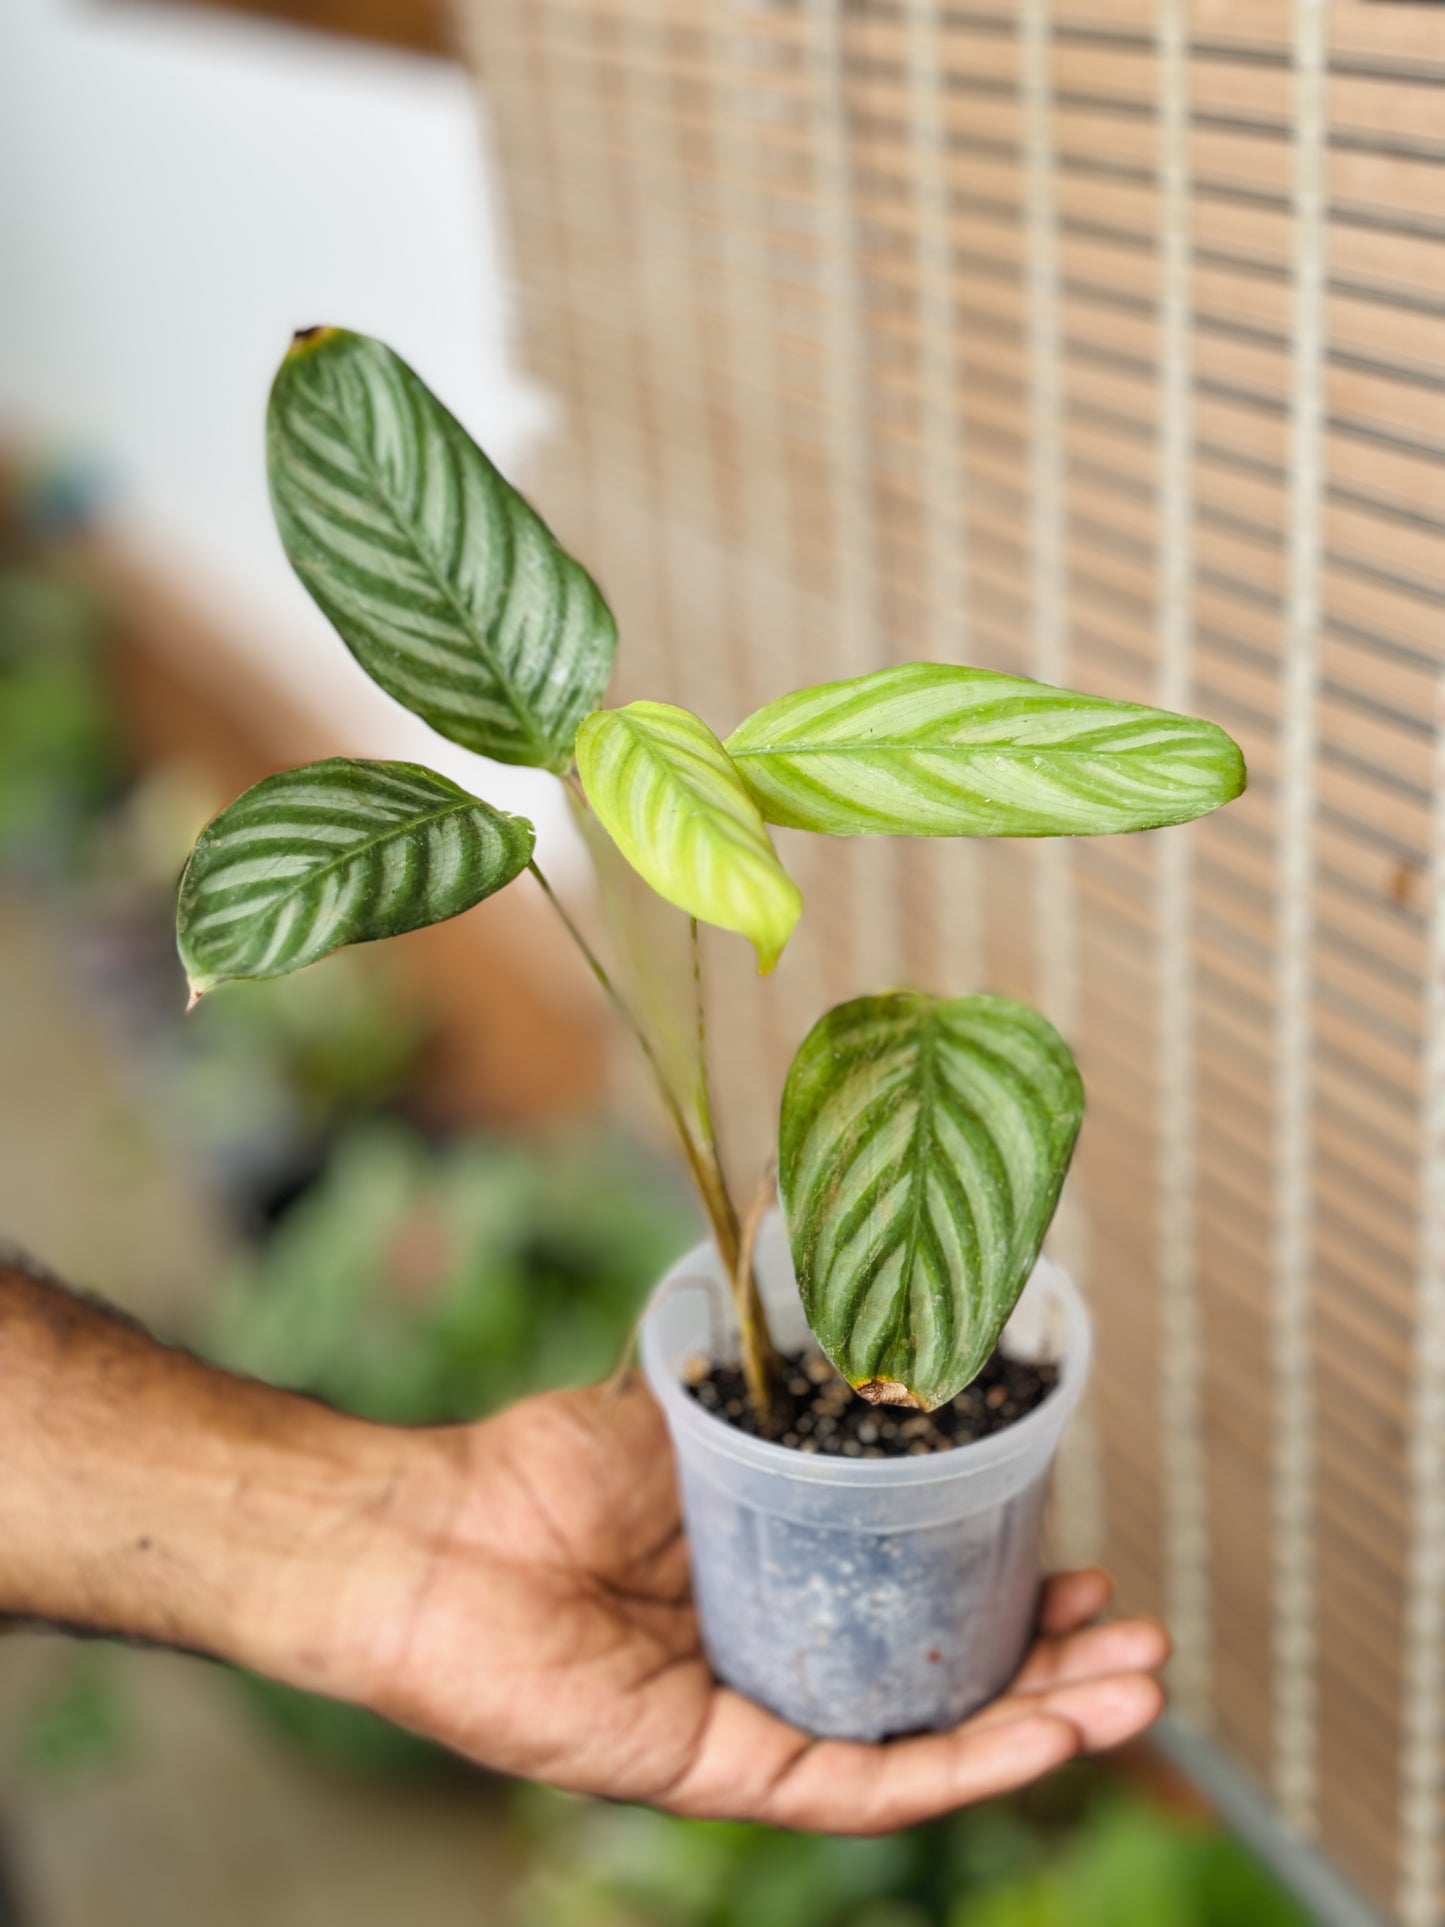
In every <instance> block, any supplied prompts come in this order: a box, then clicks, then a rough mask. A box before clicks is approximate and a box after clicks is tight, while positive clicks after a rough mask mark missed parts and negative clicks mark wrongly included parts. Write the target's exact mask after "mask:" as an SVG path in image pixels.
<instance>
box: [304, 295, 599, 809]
mask: <svg viewBox="0 0 1445 1927" xmlns="http://www.w3.org/2000/svg"><path fill="white" fill-rule="evenodd" d="M266 455H267V465H268V468H269V471H270V480H271V501H272V505H273V507H274V509H275V512H276V522H277V526H278V527H279V529H280V531H281V539H282V541H283V542H284V544H285V546H286V553H287V554H288V555H289V556H290V558H291V562H292V566H293V567H294V568H295V570H296V573H297V574H298V575H299V576H300V578H301V580H302V581H303V582H304V583H305V584H306V587H307V588H308V589H309V590H310V591H311V594H312V595H313V596H314V597H315V599H316V601H317V602H318V603H319V604H320V606H321V608H322V609H323V610H324V611H325V612H326V614H327V615H328V616H329V617H330V618H331V621H332V622H333V623H334V624H335V626H336V628H337V630H338V631H339V632H340V635H341V639H342V641H343V642H344V643H345V644H346V646H347V648H348V649H350V651H351V652H352V654H353V655H354V656H355V657H356V659H357V661H358V662H359V663H360V664H361V666H362V668H363V669H364V670H365V671H366V672H367V674H368V675H369V676H370V677H371V678H372V680H373V681H374V682H378V683H380V685H381V687H382V688H383V689H384V690H386V692H387V694H388V695H391V696H394V697H395V698H396V700H397V701H398V702H400V703H404V704H405V705H406V707H407V708H408V709H411V710H415V712H416V713H417V715H419V716H422V717H424V718H425V719H426V721H427V722H428V723H430V724H431V726H432V728H433V729H436V730H439V731H440V732H441V734H442V735H443V736H449V737H450V738H451V739H452V741H453V742H457V743H464V744H465V745H466V747H467V748H468V749H474V750H480V751H481V753H482V754H483V755H484V756H492V757H495V758H496V759H497V760H498V761H499V762H503V763H530V764H535V765H538V766H540V767H542V768H544V769H551V770H558V771H560V770H565V769H566V768H567V766H568V764H569V762H570V761H571V757H572V744H573V742H574V740H575V738H576V735H577V725H578V724H579V723H580V722H581V720H582V718H583V717H584V716H585V715H586V714H587V712H588V711H589V710H590V709H594V708H595V707H596V706H597V704H598V703H599V702H600V701H601V700H602V694H603V691H604V690H605V689H606V687H607V678H608V676H609V674H610V673H611V669H612V657H613V653H614V651H615V649H616V646H617V631H616V627H615V625H614V623H613V620H612V614H611V611H610V610H609V609H608V607H607V604H606V603H605V602H604V601H603V599H602V594H601V591H600V590H599V589H598V587H597V585H596V583H595V582H593V580H592V578H591V576H589V575H588V573H587V571H586V570H585V569H584V568H583V567H582V566H581V564H580V563H578V562H575V561H573V559H572V557H571V556H570V555H568V554H567V553H566V551H565V550H564V549H562V548H560V547H559V546H558V544H557V542H556V541H555V540H554V539H553V537H552V534H551V532H550V531H549V530H548V528H547V526H546V524H545V523H544V522H543V521H542V519H541V517H540V516H538V515H537V514H536V512H535V511H534V510H533V509H532V508H531V507H529V505H528V504H527V503H526V502H525V501H524V500H523V499H522V497H521V496H520V495H519V494H518V493H517V491H516V489H514V488H513V487H512V486H511V484H510V483H509V482H508V481H506V479H505V478H504V477H503V476H502V475H501V474H499V472H498V471H497V470H496V469H495V468H494V467H493V466H492V464H491V462H489V461H488V459H487V457H486V456H485V455H484V454H483V453H482V451H481V449H480V448H478V447H477V445H476V443H475V442H474V441H473V440H472V438H471V436H470V435H468V434H467V432H466V430H465V429H464V428H463V427H462V426H461V424H460V423H459V422H458V421H456V420H455V419H454V417H453V416H451V415H450V414H449V413H448V412H447V410H446V409H445V408H443V406H442V405H441V403H440V402H439V401H438V400H437V398H436V397H435V395H433V394H432V393H431V391H430V389H428V388H427V387H426V386H425V384H424V383H423V382H422V381H421V380H420V379H419V377H418V376H417V375H415V374H414V373H413V372H412V370H411V369H410V368H408V366H407V365H406V363H405V362H404V361H402V360H401V358H400V357H399V356H397V355H395V354H393V353H392V351H391V350H390V348H387V347H385V346H383V344H382V343H381V342H379V341H373V340H371V339H369V338H368V337H367V336H365V335H357V334H350V333H347V332H346V331H345V330H344V329H340V328H314V329H310V330H308V331H307V332H306V333H305V334H304V335H298V336H297V337H296V340H295V341H294V342H293V344H292V347H291V350H290V352H289V354H288V355H287V356H286V359H285V361H284V362H283V363H282V364H281V369H280V372H279V373H278V374H277V376H276V380H275V384H274V386H273V387H272V390H271V404H270V408H269V411H268V414H267V421H266Z"/></svg>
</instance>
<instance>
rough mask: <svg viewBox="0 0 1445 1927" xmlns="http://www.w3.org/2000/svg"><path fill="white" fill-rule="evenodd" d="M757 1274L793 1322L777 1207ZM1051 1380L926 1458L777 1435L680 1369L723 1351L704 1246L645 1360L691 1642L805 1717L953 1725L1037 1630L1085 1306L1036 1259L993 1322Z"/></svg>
mask: <svg viewBox="0 0 1445 1927" xmlns="http://www.w3.org/2000/svg"><path fill="white" fill-rule="evenodd" d="M758 1277H759V1283H760V1286H761V1288H762V1292H763V1298H764V1302H765V1303H766V1305H767V1308H768V1312H769V1315H770V1317H771V1319H772V1323H773V1329H774V1333H775V1336H776V1338H777V1340H778V1343H779V1345H780V1346H781V1347H782V1349H783V1350H785V1351H796V1350H799V1349H801V1348H802V1347H803V1345H804V1344H805V1343H808V1342H810V1341H809V1340H808V1334H807V1327H806V1324H805V1322H804V1319H803V1312H802V1306H801V1304H800V1302H799V1299H798V1291H797V1285H796V1283H795V1281H794V1277H793V1268H792V1262H791V1259H790V1257H789V1253H788V1247H787V1239H786V1235H785V1233H784V1230H783V1226H782V1223H781V1220H780V1219H779V1218H778V1216H777V1215H776V1214H774V1216H773V1218H772V1219H771V1220H770V1221H769V1223H768V1224H767V1225H766V1226H765V1227H764V1231H763V1235H762V1237H761V1238H760V1239H759V1245H758ZM1003 1343H1004V1346H1005V1349H1006V1350H1009V1351H1011V1352H1013V1353H1014V1355H1015V1356H1017V1357H1023V1358H1028V1359H1032V1360H1043V1359H1050V1360H1053V1361H1055V1362H1057V1364H1058V1365H1059V1382H1058V1384H1057V1385H1056V1386H1055V1388H1054V1389H1053V1391H1051V1392H1050V1393H1049V1395H1048V1396H1047V1398H1045V1399H1044V1401H1043V1402H1042V1404H1040V1405H1039V1406H1037V1407H1036V1408H1035V1410H1034V1411H1032V1412H1031V1413H1029V1415H1028V1416H1027V1417H1026V1418H1024V1419H1021V1420H1019V1421H1018V1423H1017V1424H1015V1425H1011V1426H1010V1427H1008V1429H1007V1430H1006V1431H1003V1432H1000V1433H996V1434H995V1435H994V1436H993V1437H992V1438H988V1439H982V1440H980V1441H979V1442H978V1443H977V1444H974V1445H962V1446H955V1447H954V1448H953V1450H951V1451H948V1452H939V1453H934V1454H932V1455H930V1456H928V1457H919V1458H903V1459H845V1458H824V1457H822V1456H814V1455H805V1454H803V1453H801V1452H798V1451H795V1450H793V1449H792V1448H790V1447H786V1446H781V1445H773V1444H771V1443H769V1442H767V1441H765V1440H762V1439H754V1438H749V1437H748V1436H747V1435H746V1434H744V1433H742V1432H739V1431H737V1430H735V1429H734V1428H733V1427H732V1426H730V1425H727V1424H726V1423H725V1422H724V1421H723V1420H722V1419H720V1418H717V1417H714V1416H713V1414H711V1413H709V1412H706V1411H704V1410H703V1408H702V1407H701V1406H700V1405H699V1404H698V1403H697V1402H696V1400H695V1399H693V1397H692V1396H691V1395H690V1393H689V1392H688V1391H687V1390H686V1387H685V1385H684V1383H683V1372H684V1370H685V1368H686V1366H687V1364H688V1361H689V1360H691V1359H695V1358H696V1357H698V1356H699V1355H701V1356H702V1357H704V1358H706V1359H708V1360H709V1361H710V1362H717V1361H720V1360H726V1359H729V1358H735V1357H736V1355H737V1340H736V1328H735V1326H734V1323H733V1319H732V1312H731V1303H730V1300H729V1297H728V1294H727V1291H726V1289H725V1286H724V1283H723V1279H722V1275H721V1271H720V1269H719V1267H718V1263H717V1258H716V1254H715V1252H714V1251H713V1249H712V1247H711V1246H710V1245H701V1246H699V1247H698V1248H697V1250H695V1251H693V1252H690V1253H689V1254H688V1256H687V1257H685V1258H683V1259H682V1260H681V1261H680V1262H679V1263H678V1264H677V1265H675V1266H674V1267H673V1269H672V1270H671V1271H670V1272H669V1273H668V1275H667V1277H666V1278H664V1280H663V1281H662V1283H661V1284H660V1285H659V1286H658V1288H657V1291H656V1292H655V1294H654V1295H653V1299H652V1303H651V1305H650V1306H649V1308H648V1311H647V1316H646V1318H645V1320H644V1322H643V1327H642V1363H643V1369H644V1371H645V1372H646V1374H647V1380H648V1383H649V1385H650V1386H651V1388H652V1390H653V1393H654V1395H655V1396H656V1397H657V1398H658V1399H659V1400H660V1402H661V1404H662V1408H663V1410H664V1412H665V1413H666V1415H667V1423H668V1428H669V1430H670V1432H671V1434H672V1443H673V1448H674V1450H675V1452H676V1455H677V1464H678V1472H679V1475H680V1479H681V1486H682V1501H683V1514H684V1519H685V1522H686V1526H687V1533H688V1540H689V1544H690V1550H691V1558H692V1571H693V1589H694V1593H695V1595H696V1600H697V1607H698V1614H699V1618H700V1621H701V1628H702V1638H703V1644H704V1646H705V1647H706V1649H707V1654H708V1658H709V1659H710V1660H711V1662H712V1666H713V1670H714V1671H715V1672H716V1674H717V1675H718V1677H719V1678H720V1679H722V1680H724V1681H726V1683H727V1684H728V1685H730V1686H734V1687H736V1688H737V1689H738V1691H739V1692H741V1693H745V1694H746V1695H747V1696H748V1697H749V1698H750V1699H754V1700H758V1701H760V1702H761V1704H762V1705H764V1706H767V1707H770V1708H771V1709H772V1710H773V1711H774V1712H776V1713H780V1714H781V1715H782V1716H783V1718H784V1719H787V1720H789V1721H791V1722H792V1723H793V1724H794V1725H795V1726H799V1727H802V1728H803V1729H804V1730H805V1731H806V1732H809V1733H815V1734H819V1735H824V1736H837V1737H841V1738H845V1739H859V1740H879V1739H884V1738H886V1737H887V1736H888V1735H889V1734H894V1733H908V1732H917V1731H920V1730H923V1729H928V1728H939V1727H946V1726H951V1725H953V1724H954V1723H955V1722H957V1721H958V1720H960V1719H963V1718H964V1717H965V1716H966V1715H967V1714H969V1713H971V1712H973V1711H974V1710H975V1708H977V1707H979V1706H982V1705H983V1704H984V1703H985V1702H986V1701H988V1700H990V1699H992V1698H994V1697H995V1695H996V1694H997V1693H998V1692H999V1691H1000V1689H1001V1688H1002V1687H1003V1686H1005V1685H1006V1684H1007V1682H1008V1680H1009V1679H1010V1678H1011V1676H1012V1675H1013V1673H1014V1671H1015V1669H1016V1668H1017V1666H1018V1663H1019V1661H1020V1660H1021V1658H1022V1657H1023V1654H1024V1651H1025V1648H1026V1647H1027V1645H1028V1642H1029V1638H1030V1635H1031V1633H1032V1629H1033V1621H1034V1613H1035V1608H1036V1604H1037V1598H1038V1589H1039V1579H1040V1538H1041V1528H1042V1523H1043V1510H1044V1499H1045V1495H1046V1492H1047V1487H1048V1479H1049V1469H1050V1466H1051V1465H1052V1462H1053V1457H1054V1453H1055V1450H1056V1449H1057V1447H1058V1443H1059V1438H1060V1435H1061V1433H1062V1432H1063V1429H1064V1425H1065V1422H1066V1421H1067V1419H1068V1417H1069V1414H1070V1413H1071V1412H1072V1411H1073V1409H1074V1407H1075V1406H1076V1405H1077V1403H1078V1400H1079V1395H1080V1393H1081V1392H1082V1390H1083V1388H1084V1382H1085V1380H1086V1378H1087V1377H1088V1372H1089V1355H1090V1336H1089V1321H1088V1315H1087V1313H1086V1312H1085V1310H1084V1306H1083V1301H1082V1300H1081V1299H1080V1297H1079V1294H1078V1292H1077V1291H1076V1289H1075V1288H1074V1285H1073V1283H1072V1281H1071V1280H1070V1279H1069V1278H1068V1276H1067V1275H1066V1274H1065V1273H1064V1272H1062V1271H1061V1270H1060V1269H1059V1268H1058V1266H1057V1265H1054V1264H1051V1263H1050V1262H1049V1260H1047V1259H1041V1260H1040V1261H1039V1264H1038V1267H1037V1269H1036V1270H1035V1272H1034V1274H1033V1277H1032V1278H1031V1279H1030V1281H1029V1284H1028V1287H1027V1289H1026V1290H1025V1292H1024V1295H1023V1297H1022V1298H1021V1299H1020V1301H1019V1305H1018V1308H1017V1310H1016V1311H1015V1313H1014V1316H1013V1319H1012V1320H1011V1321H1010V1324H1009V1327H1008V1330H1007V1331H1006V1333H1005V1335H1004V1340H1003Z"/></svg>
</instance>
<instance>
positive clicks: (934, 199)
mask: <svg viewBox="0 0 1445 1927" xmlns="http://www.w3.org/2000/svg"><path fill="white" fill-rule="evenodd" d="M906 14H907V19H906V28H907V43H906V44H907V68H908V120H909V135H910V149H911V158H912V162H913V208H912V212H913V237H914V239H913V253H914V272H915V274H916V275H917V278H918V300H917V307H916V311H915V312H916V316H917V325H918V343H919V375H920V387H921V400H922V439H923V485H924V491H925V504H924V519H925V527H926V530H927V538H926V539H927V554H928V591H929V609H930V615H931V620H932V655H933V657H934V660H935V661H937V662H960V661H966V660H967V659H968V654H969V647H970V642H969V575H968V491H967V479H966V476H965V472H964V466H963V448H962V435H963V407H962V397H961V394H960V391H959V380H960V375H961V373H962V356H961V354H960V352H959V347H958V335H959V323H958V306H957V303H956V302H955V300H954V298H953V244H952V240H951V238H950V234H949V193H948V168H947V154H948V147H947V127H946V124H945V119H944V109H943V101H944V71H943V43H942V36H941V34H940V32H939V9H938V0H912V4H911V5H910V6H908V7H907V9H906ZM931 855H932V858H933V864H932V868H933V874H934V880H935V889H936V894H937V901H938V904H939V910H940V915H939V924H940V936H941V938H942V946H943V949H944V952H945V954H946V963H945V970H946V973H947V981H946V982H945V983H944V984H943V985H942V986H940V987H941V988H944V989H950V990H960V991H963V990H977V989H981V988H982V987H983V981H984V954H983V941H982V919H983V914H984V906H983V898H982V888H981V886H982V882H983V877H982V865H981V864H980V863H979V861H978V852H977V850H976V849H975V848H974V846H973V845H972V843H969V842H954V841H952V840H948V841H943V842H940V843H938V844H936V845H935V846H934V849H933V851H932V852H931Z"/></svg>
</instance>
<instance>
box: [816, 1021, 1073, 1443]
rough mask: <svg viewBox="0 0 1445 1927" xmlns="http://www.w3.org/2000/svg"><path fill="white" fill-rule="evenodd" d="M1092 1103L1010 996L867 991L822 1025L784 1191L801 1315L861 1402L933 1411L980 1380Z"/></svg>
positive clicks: (1047, 1032)
mask: <svg viewBox="0 0 1445 1927" xmlns="http://www.w3.org/2000/svg"><path fill="white" fill-rule="evenodd" d="M1083 1113H1084V1091H1083V1085H1082V1083H1081V1082H1080V1079H1079V1073H1078V1070H1077V1068H1076V1067H1075V1064H1074V1060H1073V1057H1072V1056H1071V1055H1070V1052H1069V1048H1068V1046H1067V1044H1065V1042H1064V1041H1063V1039H1062V1038H1061V1037H1060V1036H1059V1034H1058V1032H1057V1031H1056V1030H1055V1029H1054V1028H1053V1026H1052V1025H1051V1024H1049V1023H1047V1022H1046V1021H1045V1020H1044V1018H1042V1017H1040V1016H1039V1015H1038V1013H1037V1012H1035V1011H1032V1010H1029V1009H1027V1008H1026V1006H1024V1005H1023V1004H1016V1003H1014V1002H1013V1001H1012V1000H1011V999H1009V998H1007V997H959V998H954V999H942V998H936V997H925V996H921V995H919V994H917V993H914V992H898V993H895V994H893V995H889V996H881V997H860V998H858V999H856V1000H855V1001H854V1002H852V1003H848V1004H841V1005H839V1006H838V1008H837V1009H835V1010H831V1011H829V1012H828V1013H827V1015H826V1016H824V1017H823V1018H821V1019H820V1021H819V1022H818V1023H817V1024H815V1025H814V1027H813V1029H812V1030H811V1031H810V1032H809V1033H808V1036H807V1037H806V1038H805V1039H804V1041H803V1045H802V1048H801V1049H800V1050H799V1052H798V1054H797V1056H796V1057H795V1058H794V1060H793V1065H792V1068H791V1070H790V1071H789V1073H788V1080H787V1085H786V1087H785V1089H784V1092H783V1109H782V1129H781V1133H780V1143H779V1172H778V1176H779V1187H780V1190H781V1193H782V1198H783V1206H784V1210H785V1213H786V1216H787V1220H788V1230H789V1235H790V1238H791V1241H792V1248H793V1262H794V1265H795V1267H796V1269H797V1274H798V1285H799V1289H800V1290H801V1292H802V1297H803V1305H804V1309H805V1311H806V1312H807V1316H808V1322H809V1324H810V1325H811V1326H812V1328H813V1331H814V1333H815V1335H816V1336H817V1339H818V1342H819V1344H820V1345H821V1346H822V1347H823V1350H824V1351H825V1352H826V1353H827V1355H828V1357H829V1358H830V1359H831V1360H832V1361H833V1363H834V1364H835V1365H836V1366H837V1368H838V1370H839V1371H840V1372H842V1373H843V1375H844V1376H845V1377H846V1378H847V1380H848V1382H849V1383H850V1384H851V1385H853V1386H855V1387H856V1388H857V1389H858V1390H860V1391H861V1392H862V1393H863V1394H864V1396H865V1397H868V1398H872V1399H875V1400H877V1401H879V1402H883V1403H892V1404H908V1405H916V1406H920V1407H922V1408H923V1409H924V1410H932V1409H933V1407H935V1406H937V1405H941V1404H943V1403H944V1402H945V1401H946V1400H948V1399H950V1398H952V1397H953V1396H954V1394H955V1393H957V1392H959V1391H961V1390H962V1389H963V1387H964V1386H965V1385H967V1384H968V1383H969V1381H970V1380H971V1379H973V1378H974V1377H976V1376H977V1374H978V1372H979V1371H980V1370H981V1369H982V1367H983V1365H984V1364H985V1362H986V1361H987V1359H988V1357H989V1354H990V1353H991V1352H992V1350H993V1348H994V1346H995V1344H996V1343H997V1341H998V1336H999V1333H1000V1332H1001V1331H1002V1329H1003V1327H1004V1325H1005V1323H1006V1322H1007V1320H1008V1316H1009V1313H1010V1312H1011V1311H1012V1310H1013V1308H1014V1305H1015V1303H1016V1302H1017V1300H1018V1296H1019V1293H1020V1292H1021V1291H1022V1289H1023V1287H1024V1285H1025V1284H1026V1283H1027V1282H1028V1277H1029V1273H1030V1272H1031V1271H1032V1270H1033V1267H1034V1263H1035V1260H1036V1259H1037V1257H1038V1254H1039V1249H1040V1246H1041V1245H1042V1243H1043V1239H1044V1233H1045V1232H1046V1231H1047V1229H1048V1226H1049V1221H1050V1219H1051V1218H1052V1217H1053V1214H1054V1207H1055V1206H1056V1204H1057V1203H1058V1198H1059V1191H1060V1189H1061V1187H1062V1185H1063V1181H1064V1174H1065V1173H1066V1171H1067V1170H1068V1168H1069V1159H1070V1157H1071V1156H1072V1154H1073V1149H1074V1141H1075V1139H1076V1137H1077V1136H1078V1132H1079V1125H1080V1123H1081V1121H1082V1118H1083Z"/></svg>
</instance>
